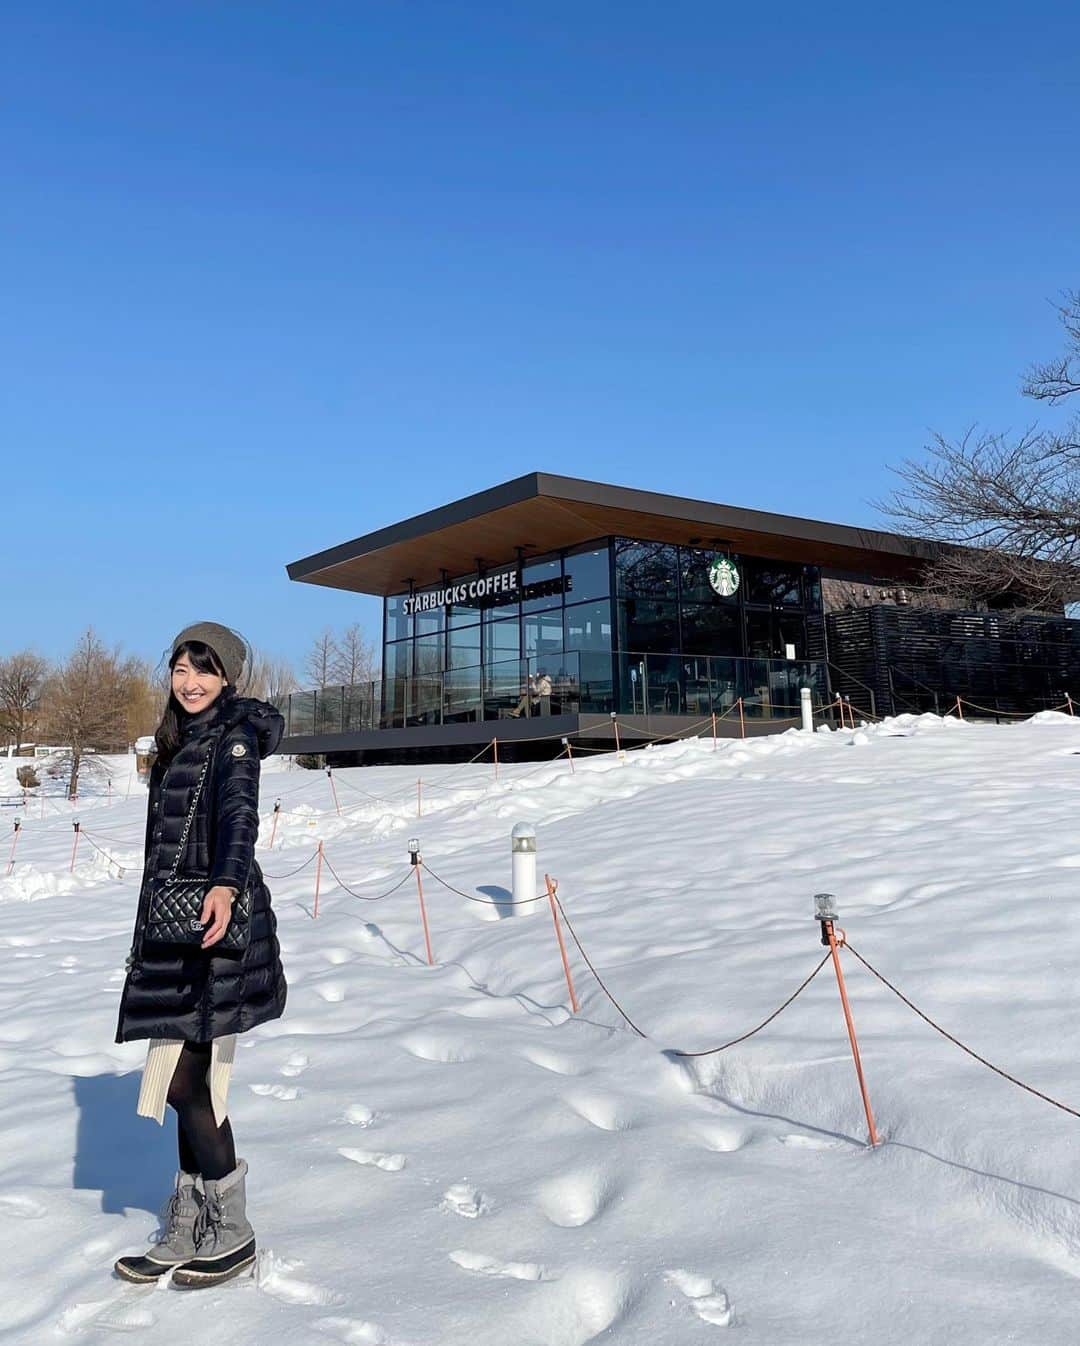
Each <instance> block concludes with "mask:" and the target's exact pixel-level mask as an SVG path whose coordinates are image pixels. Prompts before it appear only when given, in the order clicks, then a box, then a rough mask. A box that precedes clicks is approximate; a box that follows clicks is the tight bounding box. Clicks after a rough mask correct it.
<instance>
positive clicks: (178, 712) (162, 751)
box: [154, 640, 236, 764]
mask: <svg viewBox="0 0 1080 1346" xmlns="http://www.w3.org/2000/svg"><path fill="white" fill-rule="evenodd" d="M182 654H186V655H187V657H188V660H189V661H190V663H191V665H192V667H194V668H195V669H197V670H198V671H199V672H200V673H215V674H217V676H218V677H219V678H223V677H224V676H225V669H224V667H223V666H222V663H221V660H220V659H219V658H218V657H217V655H216V654H215V653H214V651H213V650H212V649H211V647H210V646H209V645H204V644H203V642H202V641H201V640H185V641H184V643H183V644H182V645H177V647H176V649H175V650H173V652H172V654H171V656H170V657H169V699H168V701H167V702H166V703H165V713H164V714H163V715H162V717H161V723H160V724H159V725H158V727H157V732H156V733H155V735H154V741H155V742H156V743H157V759H158V761H159V762H161V763H163V764H164V763H167V762H170V761H171V760H172V759H173V757H175V755H176V752H177V749H178V748H179V747H180V742H181V735H182V730H183V727H184V725H185V723H186V722H187V721H188V720H189V719H190V718H191V717H190V716H189V715H188V713H187V711H186V710H184V708H183V706H181V704H180V702H179V701H177V699H176V697H175V696H174V694H173V689H172V671H173V669H174V668H175V667H176V661H177V660H178V659H179V658H180V656H181V655H182ZM235 695H236V688H235V687H234V686H233V685H232V683H231V682H230V683H229V684H228V686H226V687H223V688H222V689H221V695H220V696H219V697H218V699H217V701H215V702H214V705H215V706H217V705H219V704H220V703H222V702H224V701H225V700H226V699H228V698H229V697H233V696H235Z"/></svg>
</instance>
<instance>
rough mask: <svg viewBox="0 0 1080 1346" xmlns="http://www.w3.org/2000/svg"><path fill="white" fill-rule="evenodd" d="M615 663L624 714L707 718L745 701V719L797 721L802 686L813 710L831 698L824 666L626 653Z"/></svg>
mask: <svg viewBox="0 0 1080 1346" xmlns="http://www.w3.org/2000/svg"><path fill="white" fill-rule="evenodd" d="M617 659H618V663H619V674H620V677H619V682H620V686H621V689H622V694H621V697H620V704H619V712H620V714H623V715H689V716H692V717H694V718H695V719H705V718H707V717H709V716H711V715H718V716H719V715H724V714H726V713H727V712H728V711H731V712H734V710H735V709H736V707H737V706H738V703H739V701H740V700H741V701H742V711H743V715H744V716H745V717H746V718H747V719H757V720H785V719H790V720H795V719H797V718H799V716H800V692H801V690H802V688H804V687H809V688H810V690H811V692H812V693H813V700H814V705H815V706H818V705H821V704H823V703H825V702H826V701H828V699H829V682H828V677H827V674H826V667H825V664H824V663H818V662H813V661H808V660H798V659H729V658H718V657H715V656H704V655H686V654H628V653H626V652H625V651H624V652H621V653H619V654H618V655H617Z"/></svg>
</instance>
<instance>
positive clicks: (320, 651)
mask: <svg viewBox="0 0 1080 1346" xmlns="http://www.w3.org/2000/svg"><path fill="white" fill-rule="evenodd" d="M337 660H338V646H337V641H336V640H335V639H334V633H333V631H331V630H330V628H329V627H328V626H327V627H325V628H324V629H323V631H322V633H321V634H320V635H318V636H316V637H315V639H314V640H313V641H312V643H311V646H310V648H309V650H308V654H307V658H306V659H305V660H304V672H305V673H306V674H307V676H308V677H309V678H310V679H311V681H312V683H314V685H315V686H316V687H329V686H330V685H331V684H332V683H333V681H334V666H335V664H336V663H337Z"/></svg>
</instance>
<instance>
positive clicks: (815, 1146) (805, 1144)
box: [776, 1135, 844, 1150]
mask: <svg viewBox="0 0 1080 1346" xmlns="http://www.w3.org/2000/svg"><path fill="white" fill-rule="evenodd" d="M776 1139H777V1140H778V1141H779V1142H780V1144H781V1145H787V1146H790V1148H791V1149H793V1150H838V1149H839V1148H840V1146H841V1145H843V1144H844V1142H843V1141H842V1140H827V1139H826V1138H825V1137H824V1136H797V1135H791V1136H777V1138H776Z"/></svg>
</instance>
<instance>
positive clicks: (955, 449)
mask: <svg viewBox="0 0 1080 1346" xmlns="http://www.w3.org/2000/svg"><path fill="white" fill-rule="evenodd" d="M1058 316H1059V318H1060V320H1061V323H1062V326H1063V327H1064V329H1065V334H1066V345H1065V351H1064V354H1063V355H1062V356H1060V357H1059V358H1057V359H1055V360H1051V361H1048V362H1045V363H1043V364H1036V365H1033V366H1032V368H1031V369H1030V370H1029V371H1028V374H1027V376H1026V379H1025V381H1024V383H1023V386H1022V391H1023V393H1024V394H1025V396H1027V397H1031V398H1034V399H1035V400H1036V401H1040V402H1045V403H1047V404H1048V405H1049V406H1052V407H1056V406H1058V405H1060V404H1061V403H1063V402H1065V401H1066V400H1067V399H1068V398H1070V397H1071V396H1072V395H1073V394H1074V393H1077V392H1080V290H1075V291H1069V292H1066V294H1065V295H1064V296H1063V298H1062V301H1061V303H1060V305H1059V306H1058ZM1077 400H1078V401H1080V399H1077ZM927 449H928V455H929V456H928V457H927V459H926V460H925V461H921V462H915V461H913V460H911V459H907V460H905V461H904V463H903V464H902V465H901V466H900V467H899V468H898V469H896V471H897V474H898V475H899V476H900V478H901V479H902V480H903V482H904V487H903V488H901V489H900V490H898V491H896V492H895V493H894V494H893V495H892V496H891V497H890V498H889V499H888V500H886V501H884V502H883V503H882V505H881V508H882V509H883V510H884V511H885V513H887V514H888V515H890V516H891V517H892V518H893V519H895V520H896V522H897V523H898V525H899V526H900V527H901V528H902V529H903V531H905V532H909V533H914V534H917V535H919V536H921V537H924V538H928V539H931V540H933V541H936V542H938V543H940V544H941V548H940V551H939V554H938V556H937V557H936V559H935V560H933V561H932V562H931V563H930V564H929V566H928V568H927V572H926V585H927V588H928V589H930V590H931V591H936V592H939V593H950V594H952V595H954V596H955V597H956V598H957V599H958V600H960V601H963V602H970V603H983V602H989V603H994V604H995V605H1005V606H1017V607H1031V608H1037V609H1043V610H1049V611H1059V612H1060V611H1061V609H1062V607H1063V606H1064V605H1066V604H1068V603H1073V602H1076V601H1077V600H1078V599H1080V415H1073V416H1072V417H1070V418H1069V419H1067V420H1066V422H1065V423H1064V424H1063V425H1061V426H1059V427H1058V428H1057V429H1045V428H1041V427H1039V426H1038V425H1033V426H1030V427H1029V428H1027V429H1026V430H1024V431H1023V432H1022V433H1020V434H1018V435H1012V434H997V433H991V432H984V431H977V430H975V429H971V430H969V431H968V432H967V433H966V434H964V435H963V436H961V438H960V439H958V440H950V439H947V438H946V437H945V436H944V435H935V436H934V439H933V441H932V442H931V443H930V444H929V445H928V446H927ZM959 548H964V550H959Z"/></svg>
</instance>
